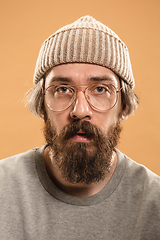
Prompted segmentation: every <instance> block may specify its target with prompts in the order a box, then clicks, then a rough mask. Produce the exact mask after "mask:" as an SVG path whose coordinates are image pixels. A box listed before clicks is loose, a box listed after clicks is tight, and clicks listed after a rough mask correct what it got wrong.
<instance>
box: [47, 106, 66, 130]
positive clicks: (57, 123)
mask: <svg viewBox="0 0 160 240" xmlns="http://www.w3.org/2000/svg"><path fill="white" fill-rule="evenodd" d="M48 117H49V119H50V121H51V124H52V125H53V126H54V127H55V128H56V130H57V133H59V132H60V131H61V130H62V128H63V127H64V126H65V125H67V124H69V120H68V119H69V118H68V114H66V113H65V112H63V113H55V112H50V111H48Z"/></svg>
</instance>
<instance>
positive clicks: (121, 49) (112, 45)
mask: <svg viewBox="0 0 160 240" xmlns="http://www.w3.org/2000/svg"><path fill="white" fill-rule="evenodd" d="M64 63H92V64H97V65H100V66H104V67H107V68H109V69H111V70H112V71H113V72H115V73H116V74H117V75H119V76H120V77H121V78H122V79H123V80H124V81H126V82H127V83H128V84H129V85H130V87H131V88H134V85H135V84H134V78H133V73H132V67H131V62H130V58H129V52H128V49H127V47H126V45H125V44H124V43H123V42H122V41H121V39H120V38H119V37H118V36H117V35H116V34H115V33H114V32H113V31H112V30H111V29H109V28H108V27H107V26H105V25H104V24H102V23H101V22H99V21H97V20H95V19H94V18H93V17H90V16H84V17H81V18H80V19H78V20H77V21H75V22H73V23H71V24H69V25H67V26H64V27H62V28H60V29H59V30H58V31H56V32H55V33H54V34H52V35H51V36H50V37H49V38H47V39H46V40H45V41H44V43H43V44H42V47H41V49H40V52H39V56H38V59H37V63H36V68H35V74H34V83H35V84H36V83H37V82H38V81H39V80H40V79H41V77H42V76H43V75H44V74H45V73H46V72H47V71H48V70H49V69H50V68H52V67H54V66H56V65H60V64H64Z"/></svg>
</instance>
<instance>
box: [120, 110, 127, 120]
mask: <svg viewBox="0 0 160 240" xmlns="http://www.w3.org/2000/svg"><path fill="white" fill-rule="evenodd" d="M127 118H128V115H127V113H126V111H125V110H122V111H121V113H120V119H121V120H122V121H124V120H126V119H127Z"/></svg>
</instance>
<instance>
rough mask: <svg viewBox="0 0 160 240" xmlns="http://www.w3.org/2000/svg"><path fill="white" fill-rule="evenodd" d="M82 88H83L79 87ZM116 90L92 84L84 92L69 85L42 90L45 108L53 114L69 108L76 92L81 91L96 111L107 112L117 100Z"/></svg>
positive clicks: (109, 86)
mask: <svg viewBox="0 0 160 240" xmlns="http://www.w3.org/2000/svg"><path fill="white" fill-rule="evenodd" d="M80 87H83V86H80ZM121 89H122V88H120V90H117V89H116V87H115V86H114V85H112V84H103V83H100V84H94V85H90V86H88V87H86V88H85V89H84V90H80V89H76V88H75V87H74V86H70V85H65V84H64V85H51V86H49V87H47V88H46V89H44V90H43V94H44V95H45V101H46V104H47V106H48V107H49V108H50V109H51V110H52V111H55V112H61V111H64V110H66V109H67V108H69V107H70V106H71V105H72V104H73V102H74V101H75V100H76V96H77V92H78V91H82V92H83V93H84V95H85V98H86V100H87V102H88V103H89V105H90V106H91V107H92V108H94V109H96V110H98V111H107V110H110V109H111V108H113V107H114V106H115V105H116V103H117V100H118V93H119V92H120V91H121Z"/></svg>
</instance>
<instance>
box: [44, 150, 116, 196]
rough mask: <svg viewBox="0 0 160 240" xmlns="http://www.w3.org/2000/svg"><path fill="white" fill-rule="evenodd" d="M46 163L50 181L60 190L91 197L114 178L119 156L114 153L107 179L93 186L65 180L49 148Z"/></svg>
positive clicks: (46, 152)
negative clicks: (52, 158)
mask: <svg viewBox="0 0 160 240" xmlns="http://www.w3.org/2000/svg"><path fill="white" fill-rule="evenodd" d="M44 161H45V165H46V170H47V172H48V175H49V177H50V179H51V180H52V182H53V183H54V184H55V185H56V186H57V187H58V188H59V189H60V190H62V191H63V192H65V193H67V194H69V195H72V196H75V197H89V196H92V195H95V194H96V193H98V192H100V191H101V190H102V189H103V188H104V187H105V186H106V185H107V184H108V182H109V181H110V179H111V178H112V176H113V174H114V171H115V169H116V166H117V154H116V152H115V151H113V154H112V160H111V164H110V171H109V172H107V174H106V177H105V178H104V179H103V180H101V181H99V182H96V183H91V184H82V183H75V184H73V183H70V182H69V181H68V180H66V179H64V178H63V177H62V174H61V171H60V169H59V168H58V166H57V165H56V164H55V163H54V161H53V160H51V157H50V154H49V148H48V147H47V148H45V150H44Z"/></svg>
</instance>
